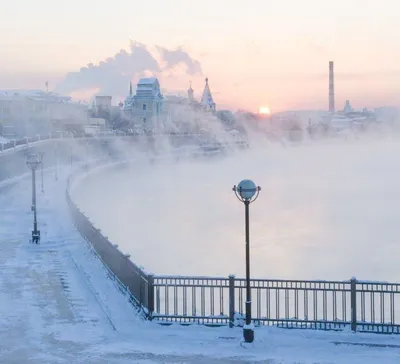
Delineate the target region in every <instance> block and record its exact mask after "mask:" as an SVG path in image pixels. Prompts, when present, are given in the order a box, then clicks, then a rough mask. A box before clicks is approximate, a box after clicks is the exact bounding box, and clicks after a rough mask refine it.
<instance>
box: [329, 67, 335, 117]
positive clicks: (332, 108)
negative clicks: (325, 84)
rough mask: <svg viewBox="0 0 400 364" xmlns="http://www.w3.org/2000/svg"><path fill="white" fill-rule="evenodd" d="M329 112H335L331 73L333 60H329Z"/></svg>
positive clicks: (332, 76)
mask: <svg viewBox="0 0 400 364" xmlns="http://www.w3.org/2000/svg"><path fill="white" fill-rule="evenodd" d="M329 112H331V113H334V112H335V86H334V75H333V61H329Z"/></svg>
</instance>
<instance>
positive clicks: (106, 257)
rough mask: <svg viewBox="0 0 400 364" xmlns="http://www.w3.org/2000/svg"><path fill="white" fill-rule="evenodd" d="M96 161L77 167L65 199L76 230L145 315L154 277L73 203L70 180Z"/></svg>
mask: <svg viewBox="0 0 400 364" xmlns="http://www.w3.org/2000/svg"><path fill="white" fill-rule="evenodd" d="M98 164H99V163H98V162H97V163H96V162H95V163H92V164H90V166H89V165H88V164H85V165H83V166H81V167H80V168H78V169H77V170H76V171H75V172H74V173H73V174H71V176H70V177H69V178H68V182H67V189H66V199H67V203H68V207H69V211H70V214H71V216H72V219H73V222H74V224H75V227H76V229H77V230H78V231H79V232H80V234H81V235H82V236H83V237H84V238H85V239H86V241H87V242H88V243H90V245H91V248H92V250H93V252H95V254H96V255H97V256H98V258H99V259H100V260H101V261H102V263H103V264H104V265H105V267H106V268H107V270H108V272H109V275H110V277H111V278H112V279H113V280H115V281H116V282H117V285H118V287H119V289H120V290H121V291H122V292H124V293H125V294H127V295H128V296H129V300H130V302H131V303H132V304H133V305H135V306H136V307H137V308H138V309H139V311H140V313H141V314H142V315H143V316H144V317H148V315H149V310H152V304H151V302H153V301H154V299H153V297H152V294H153V289H152V288H151V286H152V282H153V276H152V275H151V274H148V273H146V272H144V270H142V269H140V268H139V267H138V266H137V265H136V264H134V263H133V262H132V261H131V260H130V259H129V255H126V254H124V253H122V252H121V251H120V250H119V249H118V246H116V245H114V244H112V243H111V242H110V241H109V240H108V238H107V237H105V236H103V235H102V234H101V231H100V230H99V229H96V228H95V227H94V226H93V225H92V223H91V222H90V220H89V219H88V218H87V217H86V216H85V214H84V213H82V212H81V211H80V209H79V208H78V207H77V206H76V205H75V204H74V202H73V201H72V198H71V195H70V187H71V183H72V181H73V179H74V178H75V177H77V176H78V175H81V174H82V173H84V172H86V171H88V169H89V168H93V167H95V166H96V165H98Z"/></svg>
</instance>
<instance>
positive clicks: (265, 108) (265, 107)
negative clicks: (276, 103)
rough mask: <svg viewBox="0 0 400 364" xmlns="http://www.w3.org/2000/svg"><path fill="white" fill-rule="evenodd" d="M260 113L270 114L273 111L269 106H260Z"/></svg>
mask: <svg viewBox="0 0 400 364" xmlns="http://www.w3.org/2000/svg"><path fill="white" fill-rule="evenodd" d="M258 113H259V114H262V115H269V114H271V111H270V109H269V107H268V106H260V108H259V109H258Z"/></svg>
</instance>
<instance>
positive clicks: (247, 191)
mask: <svg viewBox="0 0 400 364" xmlns="http://www.w3.org/2000/svg"><path fill="white" fill-rule="evenodd" d="M233 191H234V192H235V195H236V197H237V198H238V200H239V201H241V202H243V203H244V207H245V232H246V324H245V325H244V327H243V337H244V341H245V342H247V343H251V342H253V341H254V330H253V326H252V325H251V291H250V230H249V205H250V204H251V203H252V202H254V201H255V200H256V199H257V197H258V195H259V193H260V191H261V187H259V186H256V184H255V183H254V182H253V181H251V180H249V179H244V180H243V181H241V182H240V183H239V184H238V186H236V185H235V186H233Z"/></svg>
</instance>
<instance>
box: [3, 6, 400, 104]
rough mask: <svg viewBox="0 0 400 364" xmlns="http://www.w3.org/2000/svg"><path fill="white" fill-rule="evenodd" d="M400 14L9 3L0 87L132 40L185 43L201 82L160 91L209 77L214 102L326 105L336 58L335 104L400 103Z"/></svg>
mask: <svg viewBox="0 0 400 364" xmlns="http://www.w3.org/2000/svg"><path fill="white" fill-rule="evenodd" d="M399 13H400V3H399V2H398V0H351V1H348V0H331V1H327V0H301V1H298V0H279V1H276V0H275V1H270V0H248V1H247V2H244V1H243V0H202V1H194V0H153V1H151V2H147V1H133V0H117V1H114V2H110V1H104V0H98V1H92V0H85V1H82V0H79V1H78V0H69V1H63V2H61V1H53V0H36V1H32V0H13V1H9V2H7V3H6V4H3V6H2V11H1V12H0V46H1V57H0V88H2V89H4V88H24V87H36V88H41V87H43V85H44V82H45V81H46V80H49V82H50V88H52V87H55V85H56V84H57V82H60V81H61V80H62V79H63V77H64V75H65V74H66V73H67V72H74V71H79V69H80V68H81V67H83V66H86V65H87V64H88V63H93V64H98V63H99V62H100V61H104V60H106V59H107V58H108V57H113V56H114V55H115V54H117V53H118V52H119V51H120V50H121V49H127V50H129V40H130V39H131V40H134V41H138V42H140V43H143V44H145V45H146V46H148V47H153V46H156V45H157V46H162V47H164V48H166V49H169V50H173V49H175V48H177V47H178V46H182V47H183V49H184V50H186V51H187V52H188V54H189V55H190V57H192V58H193V59H194V60H198V61H199V62H200V64H201V69H202V74H197V75H186V74H185V70H180V72H181V73H180V74H179V72H178V73H176V74H177V75H178V74H179V77H178V76H177V77H169V78H168V79H167V80H166V81H165V83H164V85H163V84H162V86H164V87H167V88H169V89H174V90H182V91H184V90H185V89H187V86H188V82H189V80H193V87H194V88H195V92H196V96H197V97H198V98H199V97H200V96H201V95H200V93H201V90H202V87H203V79H204V76H205V75H206V76H208V77H209V79H210V86H211V89H212V91H213V92H214V98H215V101H216V102H217V104H230V105H232V106H236V107H246V108H250V109H256V108H258V107H259V106H261V105H265V106H269V107H270V108H271V109H272V110H273V111H276V110H280V109H284V108H327V69H328V61H329V60H334V61H335V69H336V75H337V77H336V95H337V100H336V101H337V105H338V106H340V107H341V106H342V105H343V104H344V100H345V99H350V100H352V103H353V104H354V106H356V107H357V106H359V107H362V106H365V105H367V106H370V107H373V106H376V105H380V104H395V105H399V106H400V26H399V23H398V14H399ZM162 81H164V80H163V79H162Z"/></svg>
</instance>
